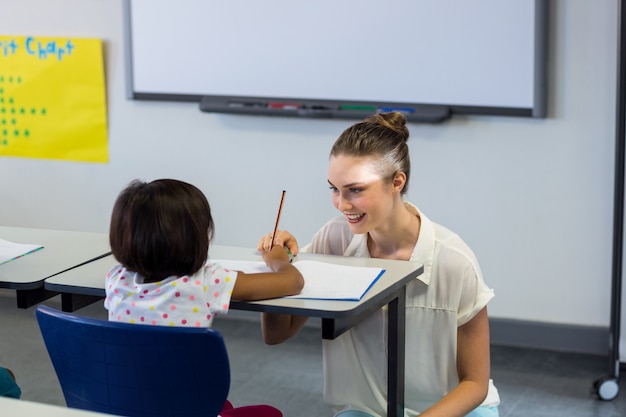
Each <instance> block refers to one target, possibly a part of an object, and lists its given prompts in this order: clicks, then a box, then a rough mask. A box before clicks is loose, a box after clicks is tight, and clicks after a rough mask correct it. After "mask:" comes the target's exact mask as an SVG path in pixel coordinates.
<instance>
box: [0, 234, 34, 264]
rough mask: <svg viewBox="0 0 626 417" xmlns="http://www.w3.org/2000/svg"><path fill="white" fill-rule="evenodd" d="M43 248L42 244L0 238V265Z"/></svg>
mask: <svg viewBox="0 0 626 417" xmlns="http://www.w3.org/2000/svg"><path fill="white" fill-rule="evenodd" d="M40 249H43V245H33V244H25V243H13V242H9V241H8V240H3V239H0V265H2V264H4V263H7V262H9V261H12V260H14V259H17V258H20V257H22V256H24V255H28V254H29V253H33V252H35V251H38V250H40Z"/></svg>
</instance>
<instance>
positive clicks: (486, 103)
mask: <svg viewBox="0 0 626 417" xmlns="http://www.w3.org/2000/svg"><path fill="white" fill-rule="evenodd" d="M546 13H547V7H546V2H545V1H543V0H516V1H513V2H510V1H502V0H471V1H470V0H437V1H434V0H398V1H396V2H394V3H388V2H382V1H380V0H317V1H297V0H262V1H250V0H228V1H223V0H181V1H176V2H174V1H171V0H127V9H126V28H127V33H126V39H127V41H126V47H127V51H128V58H129V59H128V60H127V62H128V86H129V87H128V90H129V96H130V97H131V98H135V99H165V100H167V99H174V100H198V99H199V98H201V97H203V96H218V97H246V98H255V97H258V98H280V99H283V100H285V99H291V100H319V101H321V102H329V101H330V102H335V101H337V102H350V103H376V104H381V105H384V104H386V103H413V104H425V105H443V106H450V107H452V108H453V109H454V111H457V112H466V113H491V114H514V115H522V116H536V117H544V116H545V95H546V93H545V92H546V85H545V78H546V76H545V75H546V68H545V67H546V59H545V58H544V57H545V53H546V51H545V49H546V47H547V39H546V38H547V35H546V22H547V16H545V15H546Z"/></svg>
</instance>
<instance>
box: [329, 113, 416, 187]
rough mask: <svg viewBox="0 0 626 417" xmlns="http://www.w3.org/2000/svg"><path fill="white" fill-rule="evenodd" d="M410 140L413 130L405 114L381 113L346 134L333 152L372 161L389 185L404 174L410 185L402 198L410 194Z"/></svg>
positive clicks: (331, 151) (349, 129)
mask: <svg viewBox="0 0 626 417" xmlns="http://www.w3.org/2000/svg"><path fill="white" fill-rule="evenodd" d="M408 139H409V129H408V128H407V127H406V117H405V116H404V115H403V114H402V113H399V112H391V113H377V114H374V115H373V116H370V117H368V118H367V119H365V120H363V121H362V122H359V123H356V124H354V125H352V126H350V127H349V128H347V129H346V130H344V131H343V133H342V134H341V135H339V137H338V138H337V140H336V141H335V143H334V145H333V147H332V148H331V150H330V156H331V157H332V156H339V155H347V156H354V157H358V158H366V157H372V158H374V159H375V160H376V165H377V169H378V172H379V173H380V175H381V177H382V178H383V179H385V180H387V181H392V180H393V178H394V176H395V175H396V174H397V173H398V172H404V173H405V175H406V183H405V184H404V188H403V189H402V194H406V192H407V190H408V188H409V176H410V173H411V161H410V158H409V145H408V143H407V141H408Z"/></svg>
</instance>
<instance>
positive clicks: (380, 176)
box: [259, 112, 499, 417]
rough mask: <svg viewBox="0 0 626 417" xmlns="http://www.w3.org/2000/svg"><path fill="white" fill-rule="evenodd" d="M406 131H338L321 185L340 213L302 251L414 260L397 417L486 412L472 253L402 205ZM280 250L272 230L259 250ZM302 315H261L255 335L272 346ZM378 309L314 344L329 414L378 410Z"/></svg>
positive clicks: (485, 364)
mask: <svg viewBox="0 0 626 417" xmlns="http://www.w3.org/2000/svg"><path fill="white" fill-rule="evenodd" d="M408 137H409V131H408V129H407V127H406V118H405V117H404V116H403V115H402V114H401V113H397V112H395V113H386V114H376V115H374V116H372V117H370V118H368V119H366V120H365V121H363V122H360V123H357V124H355V125H353V126H351V127H350V128H348V129H346V130H345V131H344V132H343V133H342V134H341V136H339V138H338V139H337V141H336V142H335V144H334V145H333V148H332V150H331V152H330V161H329V169H328V183H329V185H330V190H331V193H332V200H333V204H334V205H335V207H336V208H337V209H338V210H339V211H340V212H341V213H342V215H341V216H339V217H336V218H334V219H332V220H330V221H329V222H328V223H327V224H326V225H325V226H324V227H322V229H320V230H319V231H318V232H317V233H316V234H315V236H314V237H313V240H312V242H311V243H310V244H309V245H307V246H305V247H304V248H302V249H301V250H302V251H305V252H314V253H323V254H332V255H343V256H361V257H373V258H385V259H400V260H413V261H419V262H420V263H422V264H424V273H423V274H422V275H421V276H419V277H418V278H417V279H415V280H414V281H413V282H410V283H409V284H408V285H407V294H406V369H405V414H406V415H408V416H416V415H418V414H419V415H420V416H421V417H426V416H446V417H462V416H472V417H478V416H481V417H486V416H489V417H495V416H497V415H498V410H497V405H498V404H499V397H498V393H497V391H496V389H495V387H494V386H493V384H492V383H491V380H490V379H489V374H490V365H489V323H488V319H487V308H486V305H487V302H488V301H489V300H490V299H491V298H492V297H493V291H492V290H491V289H489V288H488V287H487V286H486V285H485V282H484V281H483V277H482V273H481V271H480V268H479V266H478V261H477V260H476V258H475V256H474V254H473V252H472V251H471V250H470V248H469V247H468V246H467V245H466V244H465V243H464V242H463V241H462V240H461V238H460V237H459V236H458V235H456V234H454V233H453V232H451V231H450V230H448V229H446V228H444V227H443V226H440V225H438V224H436V223H434V222H432V221H431V220H430V219H428V218H427V217H426V216H425V215H424V214H423V213H422V212H420V211H419V210H418V209H417V207H415V206H414V205H412V204H410V203H408V202H405V201H404V199H403V195H404V194H405V193H406V192H407V187H408V183H409V174H410V161H409V149H408V145H407V140H408ZM274 245H279V246H283V245H285V246H287V247H288V248H289V249H290V250H291V252H292V253H293V254H294V255H295V254H297V253H298V249H299V248H298V243H297V241H296V239H295V237H294V236H293V235H291V234H290V233H289V232H286V231H280V232H279V233H278V234H277V237H276V239H275V240H274V241H272V239H271V235H267V236H264V237H262V238H261V240H260V241H259V249H260V250H269V249H271V248H272V247H273V246H274ZM305 321H306V317H302V316H287V315H277V314H263V315H262V327H263V336H264V339H265V341H266V343H268V344H276V343H281V342H283V341H284V340H287V339H288V338H290V337H291V336H293V335H294V334H295V333H296V332H298V331H299V329H300V328H301V327H302V325H303V324H304V322H305ZM386 325H387V314H386V309H381V310H380V311H378V312H377V313H375V314H373V315H372V316H370V317H369V318H367V319H366V320H364V321H363V322H361V323H359V324H358V325H357V326H355V327H353V328H352V329H351V330H349V331H347V332H345V333H344V334H342V335H341V336H339V337H338V338H336V339H335V340H324V341H323V353H324V385H325V387H324V400H325V402H326V403H327V404H328V405H329V406H330V407H332V408H333V409H334V410H335V412H338V414H337V415H341V416H342V417H343V416H348V415H353V416H357V415H358V416H370V415H372V416H385V415H386V410H387V389H386V387H387V356H386V342H385V333H386V330H385V329H386Z"/></svg>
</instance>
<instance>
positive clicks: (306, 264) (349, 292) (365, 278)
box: [211, 259, 385, 301]
mask: <svg viewBox="0 0 626 417" xmlns="http://www.w3.org/2000/svg"><path fill="white" fill-rule="evenodd" d="M211 262H215V263H217V264H219V265H220V266H221V267H222V268H225V269H232V270H236V271H242V272H246V273H249V274H253V273H259V272H271V270H270V269H269V267H268V266H267V265H265V262H262V261H258V262H254V261H233V260H222V259H212V260H211ZM292 265H293V266H295V267H296V268H297V269H298V270H299V271H300V273H301V274H302V276H303V277H304V288H303V289H302V291H301V292H300V294H298V295H292V296H288V297H286V298H301V299H311V300H341V301H359V300H360V299H361V298H363V296H364V295H365V294H366V293H367V291H368V290H369V289H370V288H371V287H372V285H374V283H375V282H376V281H377V280H378V278H380V277H381V276H382V275H383V274H384V273H385V270H384V269H382V268H374V267H366V266H348V265H337V264H332V263H327V262H318V261H309V260H298V261H295V262H294V263H293V264H292Z"/></svg>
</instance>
